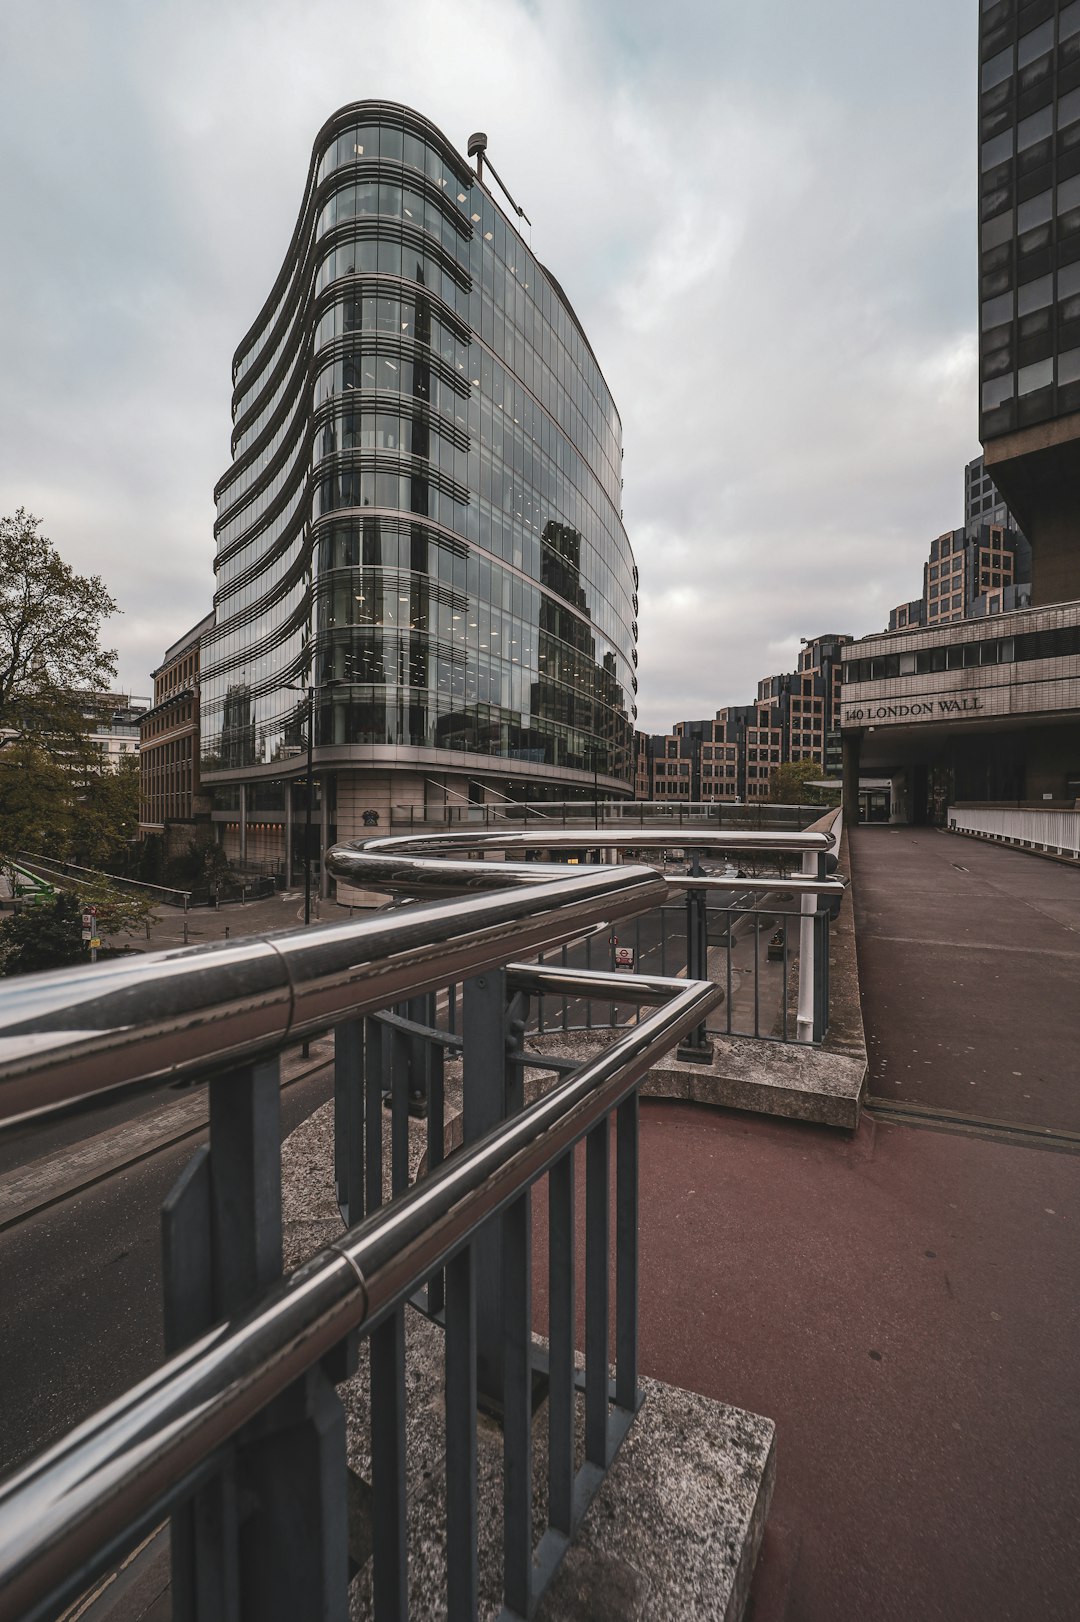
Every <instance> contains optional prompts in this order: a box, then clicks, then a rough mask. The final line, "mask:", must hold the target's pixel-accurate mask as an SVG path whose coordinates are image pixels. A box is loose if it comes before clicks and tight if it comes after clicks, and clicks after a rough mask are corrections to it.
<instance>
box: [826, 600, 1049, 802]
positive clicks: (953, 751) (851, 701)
mask: <svg viewBox="0 0 1080 1622" xmlns="http://www.w3.org/2000/svg"><path fill="white" fill-rule="evenodd" d="M1078 709H1080V603H1063V604H1059V605H1056V606H1046V607H1043V608H1030V609H1026V610H1023V611H1020V612H1015V613H1008V614H1000V615H994V616H992V617H987V616H984V617H982V618H975V619H968V620H960V621H956V622H954V623H951V624H948V625H941V626H936V627H930V626H927V627H920V628H916V629H913V630H907V631H898V632H894V633H887V632H886V633H883V634H880V635H877V636H869V637H863V638H861V639H860V640H859V641H858V642H853V643H851V644H850V645H849V646H848V647H846V648H845V649H844V653H843V688H842V702H841V726H842V729H843V748H844V768H843V780H844V804H845V810H846V812H847V814H849V815H852V816H853V815H854V808H855V806H856V805H857V802H858V786H859V781H860V774H861V775H862V777H863V780H864V781H865V778H866V776H871V777H874V778H884V777H888V778H889V779H890V780H891V783H892V821H894V822H905V823H906V822H910V823H926V822H929V823H943V822H944V820H945V813H946V810H947V808H948V806H949V805H950V804H951V803H955V802H956V801H978V802H985V801H993V802H997V803H1002V802H1005V803H1011V804H1017V803H1025V802H1026V803H1035V804H1039V805H1047V804H1048V805H1051V806H1068V807H1070V808H1071V807H1072V805H1073V804H1074V802H1075V801H1076V798H1077V796H1078V795H1080V720H1078Z"/></svg>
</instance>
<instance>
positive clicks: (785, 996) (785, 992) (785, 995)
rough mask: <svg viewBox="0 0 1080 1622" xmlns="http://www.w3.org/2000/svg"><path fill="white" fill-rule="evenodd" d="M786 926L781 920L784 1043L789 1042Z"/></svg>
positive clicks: (785, 922) (785, 921)
mask: <svg viewBox="0 0 1080 1622" xmlns="http://www.w3.org/2000/svg"><path fill="white" fill-rule="evenodd" d="M787 925H788V921H787V918H785V919H784V920H783V922H782V924H781V926H780V927H781V929H782V930H783V932H784V943H783V970H782V974H783V981H784V988H783V993H782V1000H783V1008H784V1041H785V1042H787V1041H788V1040H789V1037H788V930H787Z"/></svg>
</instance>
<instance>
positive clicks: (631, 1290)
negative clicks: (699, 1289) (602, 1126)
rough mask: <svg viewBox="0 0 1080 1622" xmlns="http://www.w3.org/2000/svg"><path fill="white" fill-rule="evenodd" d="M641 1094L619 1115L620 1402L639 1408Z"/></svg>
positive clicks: (617, 1381)
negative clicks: (639, 1136)
mask: <svg viewBox="0 0 1080 1622" xmlns="http://www.w3.org/2000/svg"><path fill="white" fill-rule="evenodd" d="M637 1361H638V1095H637V1093H636V1092H634V1093H632V1094H631V1095H630V1097H629V1098H627V1099H625V1100H624V1102H623V1103H621V1104H620V1105H619V1108H618V1110H617V1112H616V1117H615V1401H616V1402H617V1403H618V1405H619V1407H620V1408H626V1409H629V1410H630V1412H633V1411H634V1409H635V1408H636V1407H637Z"/></svg>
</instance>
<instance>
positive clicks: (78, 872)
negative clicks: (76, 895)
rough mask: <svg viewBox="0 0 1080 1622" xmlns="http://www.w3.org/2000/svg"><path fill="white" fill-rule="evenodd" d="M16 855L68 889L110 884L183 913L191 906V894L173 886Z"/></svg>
mask: <svg viewBox="0 0 1080 1622" xmlns="http://www.w3.org/2000/svg"><path fill="white" fill-rule="evenodd" d="M18 854H19V860H20V861H21V862H23V863H24V864H25V865H26V866H27V867H28V868H30V869H33V868H38V869H40V871H41V874H42V875H43V876H44V878H45V879H46V880H48V881H49V882H50V883H52V882H56V883H60V884H61V885H64V884H66V885H68V886H69V887H70V888H71V889H78V887H79V886H80V885H84V886H87V887H90V886H93V885H96V884H108V885H114V886H115V887H116V888H117V889H120V890H129V891H132V892H134V893H135V894H137V895H145V896H148V897H149V898H150V899H151V900H157V901H161V902H163V903H165V904H167V905H169V906H175V907H183V909H184V911H185V912H187V910H188V907H189V906H190V903H191V896H192V891H191V890H181V889H178V888H177V887H176V886H175V885H169V884H150V883H148V882H147V881H146V880H145V879H129V878H124V877H122V876H121V875H120V874H118V873H105V872H102V871H101V869H100V868H96V867H81V866H80V865H79V863H78V862H62V861H54V860H53V858H52V857H51V856H36V855H34V854H33V853H32V852H30V851H19V853H18Z"/></svg>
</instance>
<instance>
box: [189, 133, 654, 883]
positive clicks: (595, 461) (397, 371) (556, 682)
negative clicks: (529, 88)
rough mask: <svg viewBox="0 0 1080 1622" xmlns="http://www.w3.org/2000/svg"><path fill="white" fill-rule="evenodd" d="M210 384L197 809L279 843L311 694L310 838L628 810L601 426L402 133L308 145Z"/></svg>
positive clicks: (612, 413)
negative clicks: (282, 229) (290, 198)
mask: <svg viewBox="0 0 1080 1622" xmlns="http://www.w3.org/2000/svg"><path fill="white" fill-rule="evenodd" d="M233 384H234V392H233V401H232V413H233V433H232V453H233V461H232V465H231V467H230V468H229V471H228V472H227V473H226V475H225V476H224V478H223V479H222V480H221V482H220V483H219V485H218V487H217V490H216V492H215V495H216V500H217V514H218V515H217V522H216V525H215V536H216V541H217V556H216V561H215V570H216V574H217V583H216V591H215V625H214V628H213V630H212V631H210V632H209V634H208V635H207V636H206V637H205V638H204V641H203V645H202V670H203V678H202V748H203V780H204V782H206V783H207V784H208V785H217V787H218V803H219V806H224V807H225V808H226V809H225V810H224V811H220V812H219V815H222V816H225V815H227V814H228V807H229V806H230V804H231V806H232V807H233V808H234V809H236V808H237V807H238V806H239V805H240V803H241V800H243V802H244V812H243V815H244V818H245V819H246V822H247V823H248V824H249V825H250V828H249V830H248V831H249V832H250V833H251V834H252V837H254V835H253V832H252V831H253V830H255V829H262V830H263V831H264V833H265V834H267V835H269V834H270V832H271V830H272V829H274V828H275V827H277V828H278V829H279V830H282V829H284V828H285V826H286V825H287V824H288V823H289V822H291V821H293V816H292V811H293V808H292V807H291V806H290V805H289V804H288V799H289V791H288V788H287V780H288V778H289V777H290V776H293V777H296V776H297V775H299V776H302V775H303V771H304V760H303V759H302V758H301V757H302V755H303V754H304V752H305V750H306V741H307V714H308V698H307V692H306V689H307V687H308V685H309V683H310V684H311V685H312V686H313V687H314V690H315V702H314V710H315V732H314V757H315V772H316V777H317V780H318V782H319V784H320V790H321V799H322V804H321V807H320V812H319V815H320V818H321V821H322V824H323V828H324V835H325V836H326V837H336V838H349V837H351V836H353V835H354V834H356V833H360V832H361V831H362V828H363V826H364V820H363V819H364V814H365V812H366V813H367V817H368V825H370V823H371V820H372V817H371V813H372V812H378V813H379V826H380V827H386V826H387V823H388V821H389V811H390V808H391V806H397V805H403V804H411V805H414V806H426V807H428V808H429V809H433V808H434V807H435V806H441V805H442V804H443V803H444V802H445V803H448V804H451V805H454V804H459V805H460V804H462V803H465V802H468V801H469V800H472V801H474V802H475V801H478V800H481V799H483V798H486V797H488V796H489V795H490V797H492V798H495V799H498V798H500V797H501V796H508V797H510V798H514V799H529V798H544V797H552V798H569V797H572V796H573V794H574V793H575V792H580V793H586V792H587V794H588V796H589V797H590V798H591V796H592V793H593V789H594V783H595V784H596V785H598V787H599V789H600V791H601V792H602V793H605V792H606V793H612V794H616V793H624V794H627V795H629V794H630V793H631V792H632V758H631V754H632V749H631V740H632V729H633V719H634V715H635V706H634V699H633V695H634V692H635V690H636V686H637V682H636V678H635V674H634V668H635V665H636V661H637V653H636V646H635V644H636V639H637V625H636V617H637V597H636V590H637V572H636V569H635V566H634V560H633V554H632V552H631V550H630V545H629V542H628V540H627V536H626V532H625V530H624V528H623V525H622V521H621V515H620V491H621V482H622V481H621V461H622V450H621V445H620V438H621V427H620V422H619V416H618V412H617V411H616V409H615V405H614V402H613V401H612V398H611V395H610V393H609V391H608V388H607V385H606V383H605V382H604V378H603V376H602V374H601V372H600V368H599V366H598V365H597V362H596V358H595V356H594V355H593V352H592V349H591V348H590V346H589V342H588V339H587V338H586V337H585V334H584V332H583V331H582V328H581V326H580V324H579V322H578V320H577V318H576V316H575V315H574V312H573V310H572V309H571V307H570V305H569V303H568V301H567V299H566V296H565V294H564V293H563V292H562V289H561V288H560V287H559V285H558V283H557V282H556V281H555V279H554V277H553V276H551V274H550V273H549V272H548V271H546V270H545V269H544V268H543V266H542V265H540V264H539V263H538V262H537V260H536V259H535V258H534V257H533V254H532V253H531V251H530V250H529V248H528V247H527V245H526V244H525V242H524V241H523V240H522V238H521V236H520V235H519V234H518V232H517V231H516V229H515V228H514V226H513V225H512V224H510V223H509V221H508V219H507V218H506V216H505V215H504V214H503V212H502V211H501V210H500V208H499V207H498V206H497V205H496V203H495V202H494V200H493V198H492V196H491V194H490V192H489V191H488V189H487V187H486V185H485V184H484V183H483V182H482V181H481V180H480V179H478V177H477V175H476V174H475V173H474V172H473V171H472V170H471V169H470V168H469V166H468V164H467V163H466V161H465V160H464V159H463V158H462V157H461V156H460V155H459V154H458V153H457V152H455V150H454V149H453V147H451V146H450V145H449V143H448V142H447V141H446V139H445V137H444V136H443V135H442V134H440V132H439V131H438V130H437V129H436V128H435V127H434V126H433V125H432V124H430V123H428V121H427V120H426V119H424V118H421V117H420V116H419V115H418V114H417V113H414V112H412V111H410V110H409V109H407V108H404V107H399V106H395V105H391V104H388V103H384V102H359V103H356V104H354V105H352V106H349V107H346V108H343V109H342V110H341V111H340V112H339V113H337V114H335V116H334V117H333V118H332V119H331V120H330V121H329V122H328V123H327V124H326V125H325V126H324V128H323V129H322V130H321V131H320V133H319V136H318V138H317V140H316V142H315V148H314V151H313V154H312V160H311V167H310V170H309V174H308V180H307V186H306V189H305V194H304V201H303V205H302V207H301V210H300V216H299V219H298V220H297V223H296V228H295V230H294V232H293V237H292V241H291V243H290V245H289V250H288V253H287V255H286V257H285V263H284V265H283V267H282V269H281V272H280V274H279V276H278V279H277V282H276V283H275V285H274V288H273V290H272V292H271V294H270V297H269V298H268V300H267V302H266V304H265V306H264V307H263V309H262V311H261V312H260V314H259V317H258V319H257V321H256V322H255V325H254V326H253V327H252V328H251V330H250V332H249V333H248V334H247V336H246V337H245V338H244V340H243V342H242V343H241V344H240V347H239V349H238V350H237V352H236V356H235V359H234V362H233ZM241 784H243V785H244V794H243V795H242V796H241V794H240V785H241ZM230 796H231V799H230ZM279 837H280V835H279ZM272 843H273V841H272V840H268V839H266V838H264V839H263V840H262V846H261V847H257V848H262V847H265V854H267V855H271V854H272V851H271V848H270V846H271V844H272ZM249 850H250V847H249Z"/></svg>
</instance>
